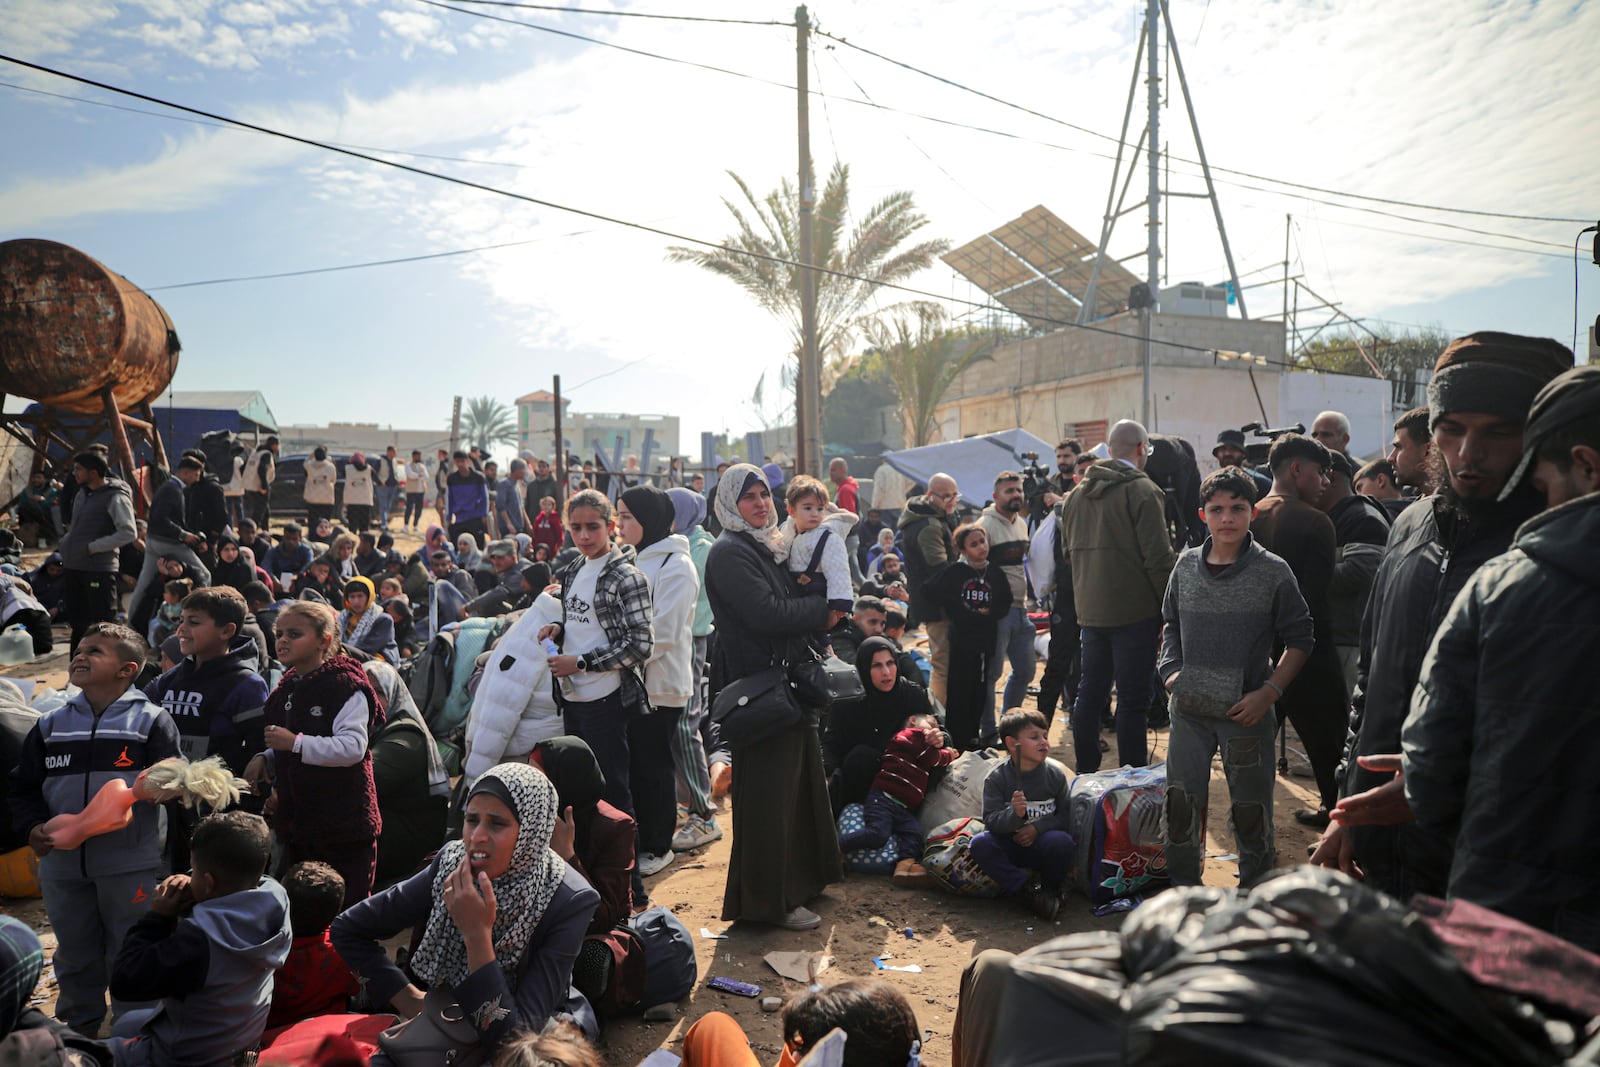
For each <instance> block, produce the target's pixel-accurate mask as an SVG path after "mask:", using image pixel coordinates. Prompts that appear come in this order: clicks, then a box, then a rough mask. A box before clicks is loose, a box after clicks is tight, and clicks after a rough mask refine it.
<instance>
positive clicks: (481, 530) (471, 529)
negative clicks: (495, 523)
mask: <svg viewBox="0 0 1600 1067" xmlns="http://www.w3.org/2000/svg"><path fill="white" fill-rule="evenodd" d="M464 533H465V534H471V535H472V539H473V540H474V541H476V542H477V543H478V548H479V549H480V550H482V548H483V546H484V544H485V543H486V540H485V539H486V538H487V537H488V535H489V525H488V520H486V519H467V520H465V521H464V522H452V523H451V524H450V544H451V545H454V544H455V543H456V542H457V541H459V540H461V535H462V534H464Z"/></svg>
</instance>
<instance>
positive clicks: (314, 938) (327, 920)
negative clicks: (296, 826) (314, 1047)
mask: <svg viewBox="0 0 1600 1067" xmlns="http://www.w3.org/2000/svg"><path fill="white" fill-rule="evenodd" d="M283 891H284V892H285V893H286V894H288V897H289V925H290V927H291V929H292V930H293V931H294V941H293V943H292V944H291V945H290V947H289V959H288V960H287V961H285V963H284V965H283V966H282V967H281V968H279V970H278V974H277V977H276V979H275V981H274V982H273V986H272V1011H271V1013H270V1014H269V1015H268V1016H267V1029H268V1030H273V1029H276V1028H277V1027H280V1026H288V1025H289V1024H290V1023H297V1022H299V1021H300V1020H301V1019H309V1018H311V1017H312V1016H315V1015H340V1014H343V1013H344V1012H347V1011H349V1010H350V998H351V997H353V996H355V995H356V993H357V992H358V991H359V990H360V986H359V985H357V984H356V979H355V975H353V974H351V973H350V968H349V967H348V966H346V965H345V962H344V960H342V959H340V958H339V954H338V953H337V952H335V951H334V950H333V942H332V941H330V940H329V939H328V927H329V925H331V924H332V922H333V920H334V917H335V916H337V915H338V914H339V911H340V909H341V907H342V906H343V904H344V879H343V878H341V877H339V872H338V871H336V870H334V869H333V868H332V867H330V866H328V865H327V864H326V863H318V862H316V861H314V860H311V861H307V862H305V863H297V864H295V865H294V866H293V867H291V868H290V869H289V873H288V874H286V875H284V876H283Z"/></svg>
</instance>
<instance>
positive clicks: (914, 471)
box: [883, 429, 1055, 507]
mask: <svg viewBox="0 0 1600 1067" xmlns="http://www.w3.org/2000/svg"><path fill="white" fill-rule="evenodd" d="M1024 452H1037V453H1039V457H1040V459H1041V461H1043V463H1044V465H1045V466H1046V467H1053V466H1054V458H1055V446H1054V445H1052V444H1049V443H1047V442H1045V441H1042V440H1040V439H1039V438H1037V437H1035V436H1033V434H1031V433H1029V432H1028V431H1027V430H1021V429H1018V430H1001V431H1000V432H998V433H989V434H984V435H983V436H981V437H968V438H965V439H963V440H960V441H941V442H940V443H938V444H934V445H923V446H922V447H921V448H907V449H902V450H901V451H899V452H885V453H884V454H883V459H884V462H886V463H888V464H889V466H891V467H893V468H894V469H895V470H897V471H899V472H900V473H901V474H903V475H905V476H906V477H907V478H910V479H911V480H912V481H913V482H916V483H918V484H919V485H927V484H928V479H929V478H932V477H933V476H934V475H935V474H948V475H950V477H952V478H954V479H955V480H956V486H957V488H959V489H960V490H961V499H962V500H963V501H965V502H966V503H968V504H971V505H972V506H973V507H982V506H983V505H984V504H987V503H988V502H989V498H990V495H991V494H992V493H993V492H994V476H995V475H997V474H999V473H1000V472H1001V471H1003V470H1014V471H1020V470H1021V469H1022V468H1023V467H1025V466H1027V465H1028V461H1027V460H1025V459H1023V458H1022V454H1023V453H1024Z"/></svg>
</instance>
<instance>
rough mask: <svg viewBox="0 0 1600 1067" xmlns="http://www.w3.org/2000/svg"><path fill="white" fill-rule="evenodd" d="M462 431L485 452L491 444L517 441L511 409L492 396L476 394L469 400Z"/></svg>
mask: <svg viewBox="0 0 1600 1067" xmlns="http://www.w3.org/2000/svg"><path fill="white" fill-rule="evenodd" d="M461 421H462V426H461V432H462V433H463V434H464V435H465V436H466V438H467V440H468V441H470V442H471V443H472V444H475V445H477V446H478V448H479V449H481V450H482V451H483V452H485V453H487V452H488V451H489V446H490V445H498V444H511V445H514V444H516V443H517V426H516V423H515V422H513V421H512V418H511V409H510V408H508V407H506V405H504V404H502V403H500V401H498V400H496V399H494V397H491V396H476V397H473V398H472V399H471V400H469V401H467V410H466V414H465V416H464V417H463V418H462V420H461Z"/></svg>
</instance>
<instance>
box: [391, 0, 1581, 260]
mask: <svg viewBox="0 0 1600 1067" xmlns="http://www.w3.org/2000/svg"><path fill="white" fill-rule="evenodd" d="M418 2H419V3H424V4H428V5H429V6H431V7H438V8H442V9H444V10H446V11H454V12H456V13H457V14H461V15H470V16H473V17H475V18H486V19H491V20H493V21H496V22H505V23H509V24H511V25H513V26H524V27H526V28H528V29H531V30H537V31H540V32H543V33H553V34H556V35H558V36H562V37H569V38H572V39H574V40H579V41H584V42H586V43H589V44H595V45H599V46H601V47H603V48H615V49H618V50H619V51H623V52H628V53H630V54H632V55H637V56H644V57H647V58H650V59H658V60H662V61H664V62H667V63H677V64H681V65H684V66H690V67H697V68H699V69H701V70H708V71H712V72H714V73H718V74H727V75H731V76H733V77H736V78H743V79H745V80H748V81H754V82H759V83H761V84H763V85H770V86H773V87H774V88H778V89H784V90H786V91H788V92H796V91H798V87H797V86H794V85H789V84H785V83H783V82H779V81H774V80H773V79H771V78H763V77H759V76H757V75H754V74H746V73H744V72H742V71H736V70H729V69H727V68H725V67H718V66H713V65H711V64H707V63H699V62H696V61H694V60H688V59H680V58H678V57H675V56H666V55H662V54H660V53H658V52H650V51H646V50H645V49H641V48H630V47H628V46H626V45H620V44H615V43H613V42H611V41H603V40H600V39H599V38H596V37H586V36H584V35H583V34H579V33H573V32H571V31H569V30H562V29H557V28H555V27H553V26H544V25H540V24H539V23H534V22H525V21H523V20H521V19H512V18H505V17H503V16H500V15H491V14H489V13H487V12H483V11H471V10H468V9H466V8H459V7H455V6H452V5H451V4H446V3H441V2H440V0H418ZM814 32H816V34H817V35H818V36H822V37H826V38H828V39H829V40H833V41H838V42H839V43H841V44H844V45H845V46H846V47H849V48H854V49H855V50H857V51H860V52H866V53H867V54H868V55H871V56H873V57H875V58H878V59H882V60H884V61H885V62H888V63H892V64H894V65H896V66H902V67H905V68H906V69H908V70H911V71H914V72H915V73H918V74H921V75H924V76H926V77H930V78H934V79H935V80H938V81H942V82H946V83H948V84H950V85H952V86H955V87H956V88H960V89H963V90H964V91H967V92H973V93H977V95H979V96H982V97H984V98H985V99H990V100H994V101H995V102H997V103H1001V104H1004V105H1005V106H1007V107H1012V108H1016V109H1017V110H1020V111H1023V112H1025V113H1027V114H1030V115H1035V116H1038V117H1040V118H1044V119H1047V120H1049V121H1051V122H1055V123H1057V124H1058V125H1062V126H1066V127H1068V128H1070V129H1073V130H1078V131H1080V132H1083V133H1087V134H1090V135H1092V136H1094V137H1098V138H1101V139H1104V140H1107V141H1111V142H1112V143H1116V142H1117V138H1115V137H1112V136H1111V135H1110V134H1104V133H1100V132H1098V131H1096V130H1091V129H1089V128H1088V127H1086V126H1077V125H1075V124H1073V123H1070V122H1066V121H1064V120H1061V119H1056V118H1053V117H1052V116H1050V115H1046V114H1045V113H1044V112H1041V111H1034V110H1033V109H1031V108H1027V107H1023V106H1022V105H1020V104H1012V103H1010V102H1008V101H1005V100H1002V99H1001V98H999V97H995V96H991V95H990V94H988V93H983V92H980V91H978V90H975V89H970V88H968V87H966V86H963V85H961V84H960V83H959V82H954V81H950V79H948V78H943V77H941V76H939V75H937V74H932V73H929V72H928V71H924V70H922V69H921V68H918V67H914V66H911V65H910V64H907V63H903V62H901V61H900V60H895V59H890V58H888V57H887V56H883V55H881V54H880V53H877V52H873V51H871V50H870V49H866V48H862V47H861V46H860V45H854V44H850V43H849V42H848V41H846V40H844V38H841V37H838V36H836V35H834V34H831V33H827V32H825V31H822V30H816V31H814ZM836 61H837V57H836ZM840 69H841V70H842V69H843V67H842V65H841V68H840ZM845 76H846V77H850V75H849V72H848V71H846V72H845ZM851 81H852V82H854V81H855V79H854V78H851ZM856 88H857V89H858V90H861V91H862V95H863V96H866V95H867V94H866V92H865V90H862V89H861V85H860V83H859V82H856ZM811 95H813V96H822V95H824V94H822V93H821V92H820V91H819V90H815V89H813V90H811ZM834 99H837V100H840V101H841V102H844V103H850V104H857V105H860V106H863V107H868V108H872V109H874V110H878V111H885V112H890V113H893V114H897V115H905V116H907V117H910V118H915V119H921V120H922V121H925V122H933V123H937V124H939V125H943V126H953V127H956V128H958V129H965V130H971V131H974V132H977V133H984V134H989V135H991V136H996V137H1004V138H1007V139H1008V140H1015V141H1021V142H1024V143H1027V144H1036V145H1040V146H1042V147H1046V148H1054V149H1056V150H1058V151H1063V152H1074V153H1078V154H1082V155H1088V156H1093V157H1096V158H1099V159H1106V160H1115V159H1116V157H1115V156H1113V155H1111V154H1109V153H1105V152H1097V151H1094V150H1092V149H1087V148H1079V147H1075V146H1072V145H1063V144H1057V143H1055V142H1051V141H1042V140H1038V139H1036V138H1032V137H1027V136H1024V135H1022V134H1017V133H1011V132H1008V131H1005V130H997V129H994V128H992V127H988V126H979V125H974V124H972V123H967V122H958V121H956V120H954V119H946V118H941V117H939V116H937V115H928V114H924V113H921V112H916V111H907V110H905V109H903V108H897V107H892V106H890V105H887V104H880V103H878V102H877V101H875V100H872V99H871V98H870V97H867V98H866V99H857V98H855V97H848V96H841V97H834ZM913 146H915V142H913ZM918 151H922V150H921V149H920V148H918ZM923 154H924V155H927V153H926V152H923ZM1166 158H1167V159H1168V161H1169V162H1170V161H1172V160H1174V159H1175V160H1177V161H1178V162H1180V163H1183V164H1186V165H1188V166H1193V167H1198V166H1200V164H1199V163H1198V162H1196V161H1194V160H1188V159H1184V158H1183V157H1181V156H1173V155H1171V154H1170V153H1168V154H1167V155H1166ZM929 159H930V161H932V157H929ZM934 165H935V166H938V163H937V162H934ZM940 170H943V168H942V167H940ZM1211 170H1212V171H1218V172H1225V173H1229V174H1240V175H1244V176H1246V177H1251V178H1254V179H1256V180H1258V181H1265V182H1270V183H1274V184H1279V185H1285V186H1289V187H1292V188H1297V189H1310V190H1315V191H1321V192H1327V193H1330V194H1331V195H1334V196H1346V197H1350V198H1354V199H1360V200H1376V201H1379V202H1384V203H1394V204H1401V205H1406V204H1407V202H1406V201H1383V200H1381V198H1377V197H1367V196H1362V195H1360V194H1356V193H1342V192H1339V191H1337V190H1326V189H1319V188H1318V187H1316V186H1306V185H1300V184H1298V183H1295V182H1286V181H1281V180H1280V179H1276V178H1268V177H1264V176H1262V175H1255V174H1250V173H1249V172H1247V171H1234V170H1229V169H1228V168H1225V167H1217V166H1213V167H1211ZM946 176H947V177H948V173H946ZM1189 176H1190V177H1193V176H1194V175H1189ZM951 180H952V181H954V180H955V179H953V178H952V179H951ZM1213 180H1214V181H1215V182H1217V184H1219V185H1230V186H1234V187H1236V188H1243V189H1251V190H1253V191H1256V192H1262V193H1267V194H1268V195H1271V196H1284V197H1291V198H1293V199H1297V200H1309V201H1312V202H1314V203H1320V204H1325V205H1326V206H1328V207H1333V208H1339V209H1342V210H1345V211H1357V212H1364V213H1367V214H1375V215H1383V216H1386V217H1388V218H1394V219H1398V220H1400V221H1403V222H1412V223H1415V224H1417V225H1419V226H1439V227H1442V228H1444V229H1451V230H1464V231H1466V232H1469V233H1474V234H1478V235H1480V236H1486V237H1499V238H1502V239H1504V240H1512V241H1525V242H1529V243H1539V244H1548V245H1549V246H1550V247H1553V248H1560V249H1562V250H1563V252H1564V251H1565V249H1566V245H1565V244H1553V243H1550V242H1542V241H1539V240H1538V239H1537V238H1531V237H1521V236H1519V235H1517V234H1507V233H1500V232H1496V231H1492V230H1478V229H1474V228H1471V227H1467V226H1461V225H1458V224H1456V223H1450V222H1441V221H1438V220H1434V219H1420V218H1416V217H1415V216H1410V215H1399V214H1396V213H1394V212H1388V211H1383V210H1380V209H1378V208H1371V207H1361V206H1359V205H1355V204H1341V203H1338V202H1336V201H1330V200H1318V199H1317V198H1315V197H1308V196H1304V195H1297V194H1291V193H1286V192H1284V191H1282V190H1279V189H1265V188H1262V187H1260V186H1255V185H1248V184H1246V183H1243V182H1238V181H1232V180H1229V179H1227V178H1213ZM957 184H958V185H959V184H960V183H959V182H958V183H957ZM1410 206H1415V207H1420V208H1423V209H1425V210H1437V211H1451V212H1460V213H1465V214H1485V215H1490V216H1492V217H1503V218H1512V219H1521V220H1524V221H1550V222H1566V221H1576V222H1581V221H1583V220H1582V219H1574V220H1567V219H1555V218H1547V217H1542V216H1522V215H1504V214H1501V213H1497V212H1477V211H1471V210H1469V209H1465V208H1459V209H1458V208H1440V207H1433V206H1432V205H1426V204H1415V205H1410ZM1509 251H1515V250H1509Z"/></svg>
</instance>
